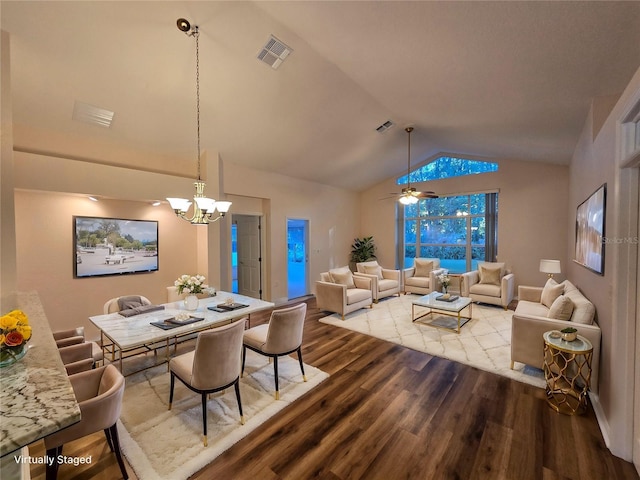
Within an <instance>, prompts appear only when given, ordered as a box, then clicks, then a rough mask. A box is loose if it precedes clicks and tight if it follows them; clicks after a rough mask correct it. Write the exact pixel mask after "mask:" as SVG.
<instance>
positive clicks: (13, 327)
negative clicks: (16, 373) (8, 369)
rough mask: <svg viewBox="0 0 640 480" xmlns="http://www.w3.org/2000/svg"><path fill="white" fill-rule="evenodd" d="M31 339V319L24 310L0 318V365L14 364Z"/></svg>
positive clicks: (14, 311)
mask: <svg viewBox="0 0 640 480" xmlns="http://www.w3.org/2000/svg"><path fill="white" fill-rule="evenodd" d="M30 338H31V327H30V326H29V318H28V317H27V315H26V314H25V313H24V312H23V311H22V310H13V311H11V312H9V313H7V314H6V315H2V317H0V363H1V364H5V363H13V362H14V361H16V360H18V358H19V356H21V355H22V354H23V351H24V347H25V345H26V343H27V342H28V341H29V339H30Z"/></svg>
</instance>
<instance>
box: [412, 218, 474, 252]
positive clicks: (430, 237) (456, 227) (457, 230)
mask: <svg viewBox="0 0 640 480" xmlns="http://www.w3.org/2000/svg"><path fill="white" fill-rule="evenodd" d="M466 237H467V228H466V220H465V219H464V218H441V219H437V220H420V243H453V244H462V245H464V244H465V243H466Z"/></svg>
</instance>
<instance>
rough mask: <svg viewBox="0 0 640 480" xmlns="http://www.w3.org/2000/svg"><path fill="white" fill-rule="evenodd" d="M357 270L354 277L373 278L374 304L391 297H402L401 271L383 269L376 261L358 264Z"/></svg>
mask: <svg viewBox="0 0 640 480" xmlns="http://www.w3.org/2000/svg"><path fill="white" fill-rule="evenodd" d="M356 269H357V270H358V271H357V272H356V273H354V277H356V276H366V277H369V278H371V286H372V287H371V290H372V292H373V302H374V303H378V300H380V299H382V298H385V297H388V296H390V295H398V296H400V287H401V285H402V284H401V281H400V270H390V269H388V268H382V267H381V266H380V265H378V262H377V261H376V260H372V261H369V262H360V263H356Z"/></svg>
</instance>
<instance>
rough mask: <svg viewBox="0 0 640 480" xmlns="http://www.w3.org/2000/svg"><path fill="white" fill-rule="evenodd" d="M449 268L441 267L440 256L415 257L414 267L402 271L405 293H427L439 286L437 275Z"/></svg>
mask: <svg viewBox="0 0 640 480" xmlns="http://www.w3.org/2000/svg"><path fill="white" fill-rule="evenodd" d="M446 271H447V270H446V269H444V268H440V259H439V258H414V259H413V267H410V268H405V269H404V270H403V271H402V284H403V286H404V293H405V295H406V294H407V293H417V294H420V295H427V294H429V293H431V292H433V291H434V290H435V289H436V288H437V286H438V280H437V276H438V275H440V274H441V273H445V272H446Z"/></svg>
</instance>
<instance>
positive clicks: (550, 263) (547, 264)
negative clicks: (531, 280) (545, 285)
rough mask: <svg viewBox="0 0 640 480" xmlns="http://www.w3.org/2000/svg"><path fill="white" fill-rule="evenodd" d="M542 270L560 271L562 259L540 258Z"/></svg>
mask: <svg viewBox="0 0 640 480" xmlns="http://www.w3.org/2000/svg"><path fill="white" fill-rule="evenodd" d="M540 271H541V272H542V273H550V274H554V273H560V260H546V259H542V260H540Z"/></svg>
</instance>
